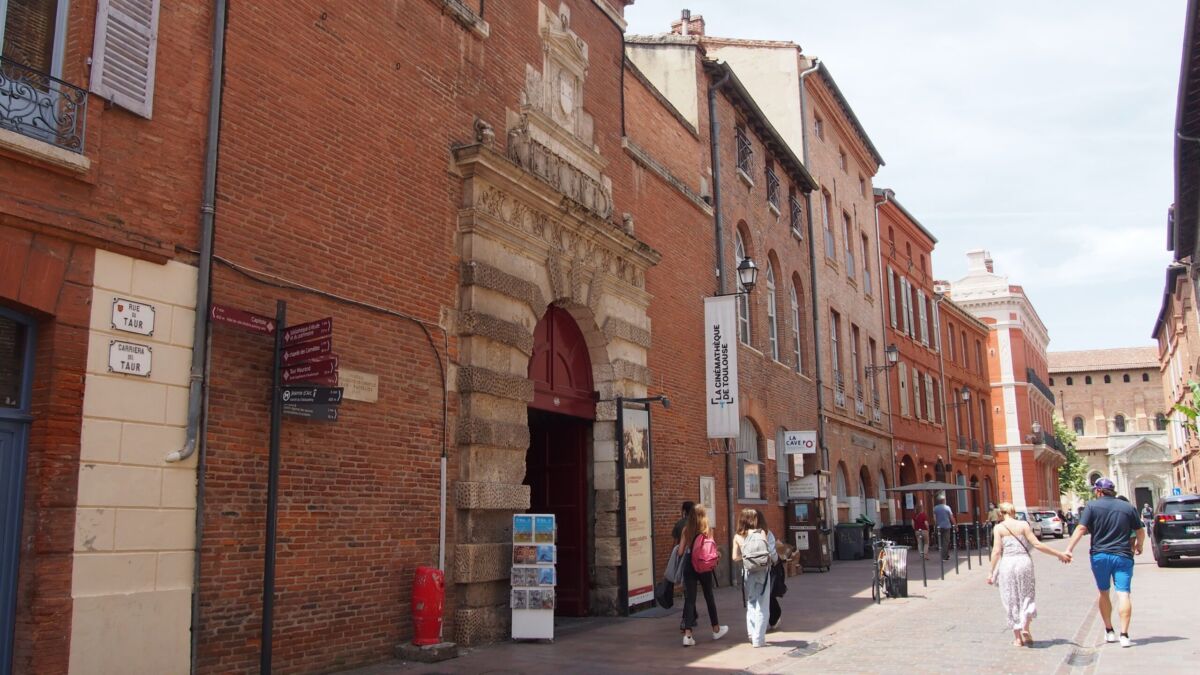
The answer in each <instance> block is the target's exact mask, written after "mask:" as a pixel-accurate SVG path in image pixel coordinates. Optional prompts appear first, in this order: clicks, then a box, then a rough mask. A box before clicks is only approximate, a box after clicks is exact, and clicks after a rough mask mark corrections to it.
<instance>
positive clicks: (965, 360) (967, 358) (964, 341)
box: [960, 330, 971, 368]
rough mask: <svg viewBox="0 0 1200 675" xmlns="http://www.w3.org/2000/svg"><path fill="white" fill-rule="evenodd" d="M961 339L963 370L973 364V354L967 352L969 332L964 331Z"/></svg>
mask: <svg viewBox="0 0 1200 675" xmlns="http://www.w3.org/2000/svg"><path fill="white" fill-rule="evenodd" d="M960 337H961V338H962V354H961V356H962V365H963V368H966V367H967V366H969V365H970V364H971V352H970V351H968V350H967V331H965V330H964V331H963V332H962V335H961V336H960Z"/></svg>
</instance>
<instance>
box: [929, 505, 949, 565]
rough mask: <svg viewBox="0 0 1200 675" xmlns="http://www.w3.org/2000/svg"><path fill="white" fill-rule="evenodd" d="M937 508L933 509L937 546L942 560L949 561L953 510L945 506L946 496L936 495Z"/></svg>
mask: <svg viewBox="0 0 1200 675" xmlns="http://www.w3.org/2000/svg"><path fill="white" fill-rule="evenodd" d="M937 501H938V503H937V506H935V507H933V520H934V523H935V524H936V525H937V529H938V546H939V547H940V548H941V550H942V560H949V559H950V534H951V533H952V532H953V530H954V510H953V509H951V508H950V507H949V506H946V495H938V498H937Z"/></svg>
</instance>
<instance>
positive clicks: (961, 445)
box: [958, 436, 967, 450]
mask: <svg viewBox="0 0 1200 675" xmlns="http://www.w3.org/2000/svg"><path fill="white" fill-rule="evenodd" d="M958 449H959V450H966V449H967V437H966V436H959V437H958Z"/></svg>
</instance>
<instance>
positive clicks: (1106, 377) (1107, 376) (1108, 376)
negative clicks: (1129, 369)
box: [1104, 375, 1112, 384]
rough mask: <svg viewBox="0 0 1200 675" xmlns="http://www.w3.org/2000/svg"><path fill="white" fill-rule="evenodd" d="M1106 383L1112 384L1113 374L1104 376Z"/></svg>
mask: <svg viewBox="0 0 1200 675" xmlns="http://www.w3.org/2000/svg"><path fill="white" fill-rule="evenodd" d="M1104 384H1112V376H1111V375H1105V376H1104Z"/></svg>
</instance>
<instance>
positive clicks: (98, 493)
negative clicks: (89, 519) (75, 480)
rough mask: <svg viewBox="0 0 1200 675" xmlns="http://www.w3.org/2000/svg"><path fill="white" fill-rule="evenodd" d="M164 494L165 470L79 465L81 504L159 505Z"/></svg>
mask: <svg viewBox="0 0 1200 675" xmlns="http://www.w3.org/2000/svg"><path fill="white" fill-rule="evenodd" d="M161 496H162V470H161V469H151V468H146V467H140V466H122V465H119V464H80V465H79V506H158V505H159V499H161Z"/></svg>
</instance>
